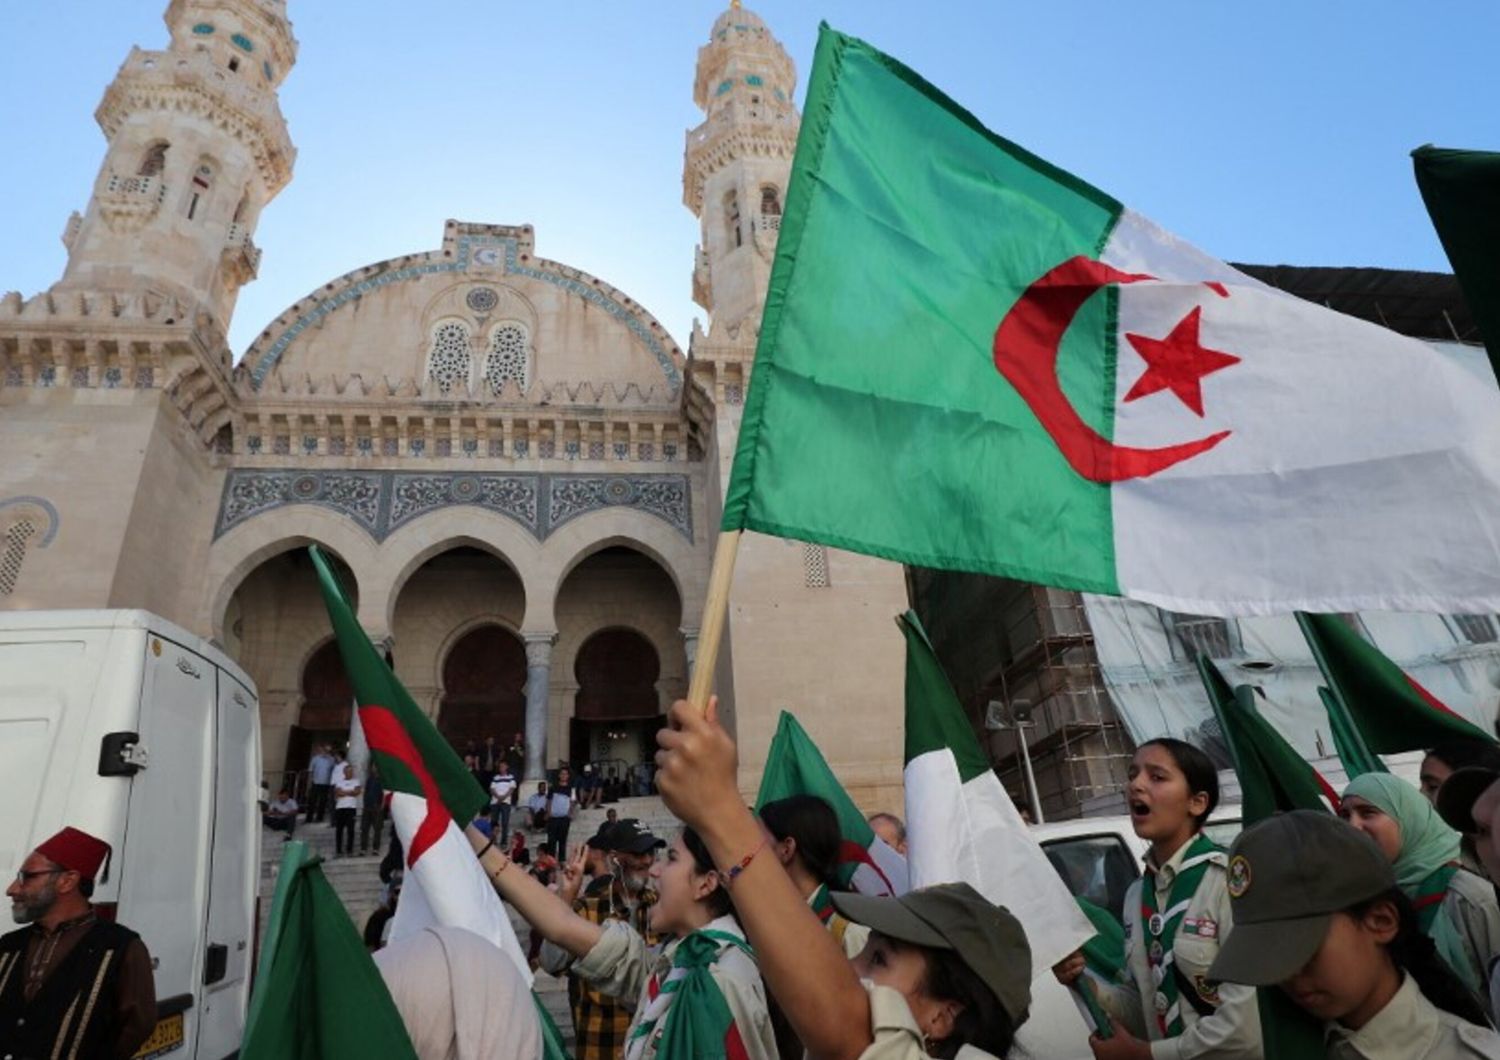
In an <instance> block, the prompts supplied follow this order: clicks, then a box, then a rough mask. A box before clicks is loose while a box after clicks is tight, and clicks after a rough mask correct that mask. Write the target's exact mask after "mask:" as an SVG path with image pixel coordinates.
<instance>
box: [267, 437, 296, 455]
mask: <svg viewBox="0 0 1500 1060" xmlns="http://www.w3.org/2000/svg"><path fill="white" fill-rule="evenodd" d="M291 451H292V440H291V439H290V438H288V437H287V436H286V435H284V434H278V435H277V436H276V437H275V438H272V439H271V452H273V453H278V454H285V453H290V452H291Z"/></svg>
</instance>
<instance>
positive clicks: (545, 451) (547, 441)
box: [536, 438, 557, 460]
mask: <svg viewBox="0 0 1500 1060" xmlns="http://www.w3.org/2000/svg"><path fill="white" fill-rule="evenodd" d="M536 455H537V456H539V457H541V458H542V459H543V460H551V459H552V458H553V457H555V456H557V443H556V442H555V441H553V440H552V439H551V438H543V439H542V440H541V441H539V442H537V443H536Z"/></svg>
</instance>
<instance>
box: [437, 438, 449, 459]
mask: <svg viewBox="0 0 1500 1060" xmlns="http://www.w3.org/2000/svg"><path fill="white" fill-rule="evenodd" d="M436 444H437V450H436V451H437V455H438V456H452V455H453V439H452V438H439V439H438V440H437V443H436Z"/></svg>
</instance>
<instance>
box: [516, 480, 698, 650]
mask: <svg viewBox="0 0 1500 1060" xmlns="http://www.w3.org/2000/svg"><path fill="white" fill-rule="evenodd" d="M617 545H622V546H624V547H626V548H631V549H634V550H635V551H637V552H639V553H641V554H642V555H644V556H646V557H647V558H649V559H651V560H653V561H654V562H655V563H656V564H657V566H659V567H661V568H662V570H664V571H665V572H666V574H667V576H668V577H669V578H671V579H672V584H673V585H674V586H675V587H676V589H677V595H678V597H679V598H680V599H681V601H682V624H683V626H684V627H691V628H696V627H697V625H698V623H699V616H701V614H702V613H703V595H704V593H705V591H706V590H707V569H706V564H705V563H703V561H702V556H701V554H700V552H699V550H698V548H697V546H696V545H694V544H693V543H692V542H690V541H688V540H687V539H686V538H685V537H683V536H682V535H681V534H680V533H678V532H677V531H676V530H674V529H672V528H671V527H670V526H668V525H667V524H666V523H664V522H662V521H661V520H660V519H657V518H656V517H655V516H652V515H647V514H645V513H644V512H636V511H631V510H629V509H623V508H607V509H604V510H602V511H596V512H590V513H588V514H587V515H582V516H579V517H578V518H576V519H573V520H570V521H569V522H568V523H566V524H564V525H563V526H562V527H560V528H558V529H557V530H556V531H554V532H553V533H552V534H551V536H549V537H548V538H547V541H546V543H545V545H544V547H543V559H544V562H545V564H546V568H547V571H548V573H549V575H550V578H551V584H552V586H553V590H552V594H551V598H552V599H554V600H555V598H556V593H557V589H558V588H559V587H561V585H562V583H563V582H564V581H565V580H566V579H567V577H568V575H569V574H571V573H572V572H573V570H574V569H575V568H577V566H578V565H579V564H580V563H582V562H583V561H584V560H586V559H588V557H589V556H592V555H593V554H595V553H596V552H600V551H603V550H604V549H606V548H610V547H613V546H617ZM544 617H545V621H543V618H544ZM555 625H556V623H555V620H554V619H553V616H552V614H551V613H550V611H549V612H548V613H547V614H546V615H545V616H543V615H542V614H541V612H540V609H538V613H537V621H535V622H533V620H532V615H531V614H530V613H528V614H527V622H526V628H528V629H552V628H555Z"/></svg>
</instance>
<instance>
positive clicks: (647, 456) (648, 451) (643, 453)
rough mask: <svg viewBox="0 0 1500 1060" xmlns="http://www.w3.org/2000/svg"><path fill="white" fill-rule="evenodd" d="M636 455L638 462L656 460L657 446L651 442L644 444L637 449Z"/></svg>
mask: <svg viewBox="0 0 1500 1060" xmlns="http://www.w3.org/2000/svg"><path fill="white" fill-rule="evenodd" d="M636 453H637V456H636V459H638V460H655V459H656V446H655V445H654V444H653V443H651V442H642V443H641V444H640V445H639V446H637V447H636Z"/></svg>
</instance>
